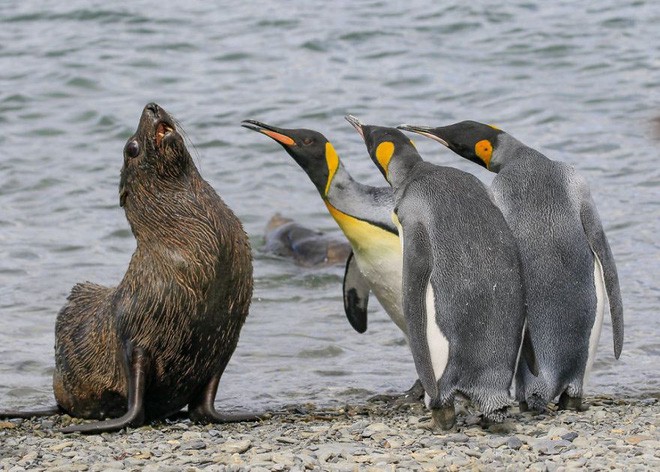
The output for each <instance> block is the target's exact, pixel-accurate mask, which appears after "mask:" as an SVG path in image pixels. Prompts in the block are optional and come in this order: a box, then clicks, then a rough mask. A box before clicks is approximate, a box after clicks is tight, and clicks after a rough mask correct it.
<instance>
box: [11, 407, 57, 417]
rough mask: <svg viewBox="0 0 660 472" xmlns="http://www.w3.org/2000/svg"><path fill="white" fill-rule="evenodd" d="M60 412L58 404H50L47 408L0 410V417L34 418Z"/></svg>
mask: <svg viewBox="0 0 660 472" xmlns="http://www.w3.org/2000/svg"><path fill="white" fill-rule="evenodd" d="M60 414H62V409H61V408H60V407H59V406H51V407H48V408H43V409H38V410H27V411H11V410H9V411H0V418H7V419H9V418H24V419H29V418H36V417H40V416H53V415H60Z"/></svg>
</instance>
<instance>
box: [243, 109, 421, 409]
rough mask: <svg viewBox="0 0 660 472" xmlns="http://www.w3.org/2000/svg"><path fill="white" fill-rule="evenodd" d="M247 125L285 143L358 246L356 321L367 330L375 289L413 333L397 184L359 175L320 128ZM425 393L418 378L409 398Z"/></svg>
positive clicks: (350, 297) (351, 285) (350, 314)
mask: <svg viewBox="0 0 660 472" xmlns="http://www.w3.org/2000/svg"><path fill="white" fill-rule="evenodd" d="M242 125H243V126H244V127H245V128H248V129H251V130H253V131H257V132H259V133H262V134H265V135H266V136H268V137H270V138H272V139H274V140H275V141H277V142H278V143H279V144H281V145H282V147H283V148H284V149H285V150H286V151H287V153H289V155H291V157H293V159H294V160H295V161H296V163H298V165H299V166H300V167H301V168H302V169H303V170H304V171H305V173H306V174H307V176H308V177H309V178H310V180H311V181H312V183H313V184H314V186H315V187H316V189H317V190H318V192H319V194H320V195H321V198H322V199H323V202H324V203H325V206H326V207H327V209H328V212H329V213H330V215H332V217H333V218H334V219H335V221H336V222H337V224H338V225H339V227H340V228H341V230H342V231H343V233H344V234H345V235H346V238H347V239H348V241H349V243H350V245H351V247H352V249H353V250H352V252H351V254H350V255H349V257H348V260H347V262H346V272H345V275H344V283H343V296H344V309H345V312H346V317H347V318H348V321H349V322H350V324H351V326H352V327H353V328H354V329H355V330H356V331H357V332H359V333H363V332H365V331H366V329H367V304H368V301H369V292H370V291H371V292H373V294H374V295H375V296H376V299H377V300H378V301H379V302H380V304H381V305H382V307H383V308H384V309H385V311H386V313H387V314H388V315H389V317H390V318H391V319H392V321H393V322H394V323H395V324H396V325H397V326H398V327H399V329H400V330H401V331H402V332H403V333H404V335H405V337H406V339H407V338H408V329H407V326H406V322H405V319H404V316H403V309H402V306H401V266H402V255H401V243H400V242H399V236H398V231H397V228H396V227H395V226H394V224H393V223H392V219H391V217H390V215H391V213H392V209H393V208H394V192H393V191H392V189H391V188H390V187H372V186H369V185H363V184H361V183H359V182H357V181H355V180H354V179H353V178H352V177H351V175H350V174H349V172H348V170H346V168H345V167H344V165H343V163H342V162H341V160H340V159H339V156H338V154H337V152H336V151H335V149H334V147H333V146H332V144H331V143H330V142H329V141H328V140H327V139H326V137H325V136H323V135H322V134H321V133H319V132H317V131H313V130H308V129H284V128H278V127H275V126H271V125H267V124H265V123H261V122H259V121H255V120H245V121H243V122H242ZM422 395H423V391H422V387H421V383H420V382H419V381H417V382H415V384H414V385H413V387H412V388H411V389H410V390H408V391H407V392H406V393H405V394H404V398H405V399H407V400H410V401H416V400H417V399H419V398H421V396H422ZM383 397H385V396H383Z"/></svg>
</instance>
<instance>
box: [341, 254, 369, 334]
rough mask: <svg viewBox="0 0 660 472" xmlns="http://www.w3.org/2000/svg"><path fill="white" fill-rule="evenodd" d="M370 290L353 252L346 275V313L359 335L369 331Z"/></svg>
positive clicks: (347, 263) (348, 261)
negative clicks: (368, 308) (368, 305)
mask: <svg viewBox="0 0 660 472" xmlns="http://www.w3.org/2000/svg"><path fill="white" fill-rule="evenodd" d="M369 290H370V288H369V283H368V282H367V279H366V278H365V277H364V275H362V272H360V269H359V268H358V265H357V261H356V260H355V254H353V251H351V253H350V255H349V256H348V260H347V261H346V272H345V273H344V284H343V291H344V311H345V312H346V318H348V322H349V323H350V324H351V326H352V327H353V329H354V330H355V331H357V332H358V333H364V332H365V331H366V330H367V304H368V303H369Z"/></svg>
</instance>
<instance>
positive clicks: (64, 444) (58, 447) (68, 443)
mask: <svg viewBox="0 0 660 472" xmlns="http://www.w3.org/2000/svg"><path fill="white" fill-rule="evenodd" d="M71 446H73V441H64V442H62V443H59V444H55V445H53V446H50V447H49V448H48V449H50V450H51V451H54V452H59V451H62V450H63V449H65V448H67V447H71Z"/></svg>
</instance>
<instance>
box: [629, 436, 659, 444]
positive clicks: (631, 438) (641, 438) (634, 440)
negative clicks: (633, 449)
mask: <svg viewBox="0 0 660 472" xmlns="http://www.w3.org/2000/svg"><path fill="white" fill-rule="evenodd" d="M649 439H653V438H652V437H651V436H641V435H640V436H629V437H627V438H626V442H627V443H628V444H632V445H633V446H634V445H636V444H639V443H640V442H642V441H647V440H649Z"/></svg>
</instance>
